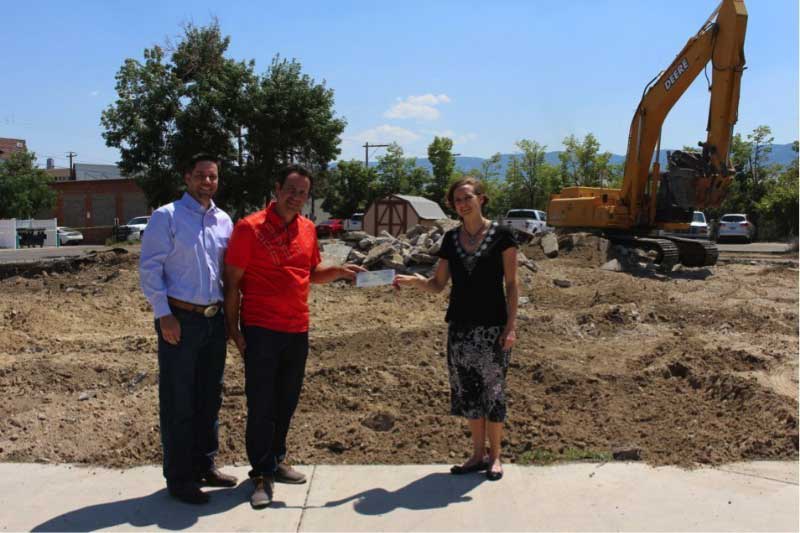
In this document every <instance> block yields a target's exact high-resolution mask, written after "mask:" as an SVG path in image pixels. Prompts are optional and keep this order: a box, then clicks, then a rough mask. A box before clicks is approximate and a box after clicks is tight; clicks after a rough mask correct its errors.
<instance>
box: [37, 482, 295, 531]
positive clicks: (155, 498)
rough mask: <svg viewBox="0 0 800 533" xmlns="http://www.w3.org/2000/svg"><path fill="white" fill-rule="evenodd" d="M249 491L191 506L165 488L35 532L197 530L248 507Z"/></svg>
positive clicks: (226, 492) (214, 494)
mask: <svg viewBox="0 0 800 533" xmlns="http://www.w3.org/2000/svg"><path fill="white" fill-rule="evenodd" d="M250 491H251V487H250V486H249V483H247V482H242V483H240V484H239V486H238V487H236V488H233V489H220V490H214V491H210V492H209V494H211V501H210V502H209V503H207V504H204V505H188V504H185V503H181V502H178V501H176V500H174V499H173V498H171V497H170V496H169V495H168V494H167V489H166V488H164V489H161V490H159V491H156V492H154V493H152V494H148V495H147V496H142V497H139V498H131V499H129V500H120V501H116V502H108V503H101V504H97V505H90V506H88V507H83V508H81V509H76V510H74V511H69V512H68V513H64V514H61V515H59V516H55V517H53V518H51V519H49V520H47V521H46V522H43V523H41V524H39V525H37V526H35V527H34V528H33V529H32V531H94V530H98V529H106V528H113V527H115V526H119V525H123V524H130V525H131V526H135V527H143V528H146V529H152V528H154V527H157V528H161V529H171V530H177V529H186V528H190V527H192V526H194V525H195V524H196V523H197V520H198V518H199V517H201V516H209V515H215V514H219V513H224V512H225V511H228V510H230V509H233V508H234V507H236V506H238V505H241V504H244V503H247V502H248V501H249V497H250ZM272 507H277V508H281V507H286V505H285V504H284V503H282V502H277V501H276V502H273V504H272Z"/></svg>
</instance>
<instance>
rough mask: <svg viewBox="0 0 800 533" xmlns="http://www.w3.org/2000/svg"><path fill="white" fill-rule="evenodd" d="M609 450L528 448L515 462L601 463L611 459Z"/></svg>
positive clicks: (529, 463) (546, 463)
mask: <svg viewBox="0 0 800 533" xmlns="http://www.w3.org/2000/svg"><path fill="white" fill-rule="evenodd" d="M612 459H613V458H612V456H611V452H600V451H597V450H581V449H578V448H564V449H563V450H561V451H559V452H554V451H552V450H542V449H535V450H528V451H527V452H524V453H522V454H520V455H519V456H518V457H517V461H516V462H517V464H521V465H532V464H538V465H549V464H553V463H571V462H576V461H586V462H591V463H602V462H606V461H611V460H612Z"/></svg>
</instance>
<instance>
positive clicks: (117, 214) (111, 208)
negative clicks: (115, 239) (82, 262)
mask: <svg viewBox="0 0 800 533" xmlns="http://www.w3.org/2000/svg"><path fill="white" fill-rule="evenodd" d="M50 187H52V188H53V189H54V190H55V191H56V193H57V194H58V197H57V199H56V205H55V208H54V209H53V213H52V215H50V216H52V217H55V218H57V219H58V225H59V226H68V227H70V228H75V229H77V230H79V231H80V232H81V233H83V238H84V241H83V242H84V243H85V244H103V243H105V241H106V239H108V238H109V237H111V234H112V232H113V228H114V224H115V223H117V224H125V223H126V222H127V221H128V220H130V219H132V218H133V217H137V216H141V215H147V214H149V213H150V211H151V210H150V208H149V207H148V206H147V199H146V198H145V195H144V192H142V190H141V189H140V188H139V186H138V185H136V182H135V181H134V180H132V179H127V178H122V179H98V180H71V181H59V182H54V183H51V184H50Z"/></svg>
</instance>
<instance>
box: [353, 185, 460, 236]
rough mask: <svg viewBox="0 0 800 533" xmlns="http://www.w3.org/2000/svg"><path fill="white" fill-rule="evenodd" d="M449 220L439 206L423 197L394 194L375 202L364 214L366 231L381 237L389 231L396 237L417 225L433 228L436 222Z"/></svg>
mask: <svg viewBox="0 0 800 533" xmlns="http://www.w3.org/2000/svg"><path fill="white" fill-rule="evenodd" d="M442 218H447V215H445V213H444V211H442V208H441V207H439V204H437V203H436V202H432V201H430V200H428V199H427V198H423V197H421V196H408V195H405V194H393V195H391V196H387V197H385V198H381V199H380V200H375V201H374V202H372V205H370V206H369V208H368V209H367V211H366V212H365V213H364V231H365V232H367V233H369V234H370V235H379V234H380V233H381V231H384V230H386V231H388V232H389V233H390V234H392V235H394V236H395V237H396V236H398V235H400V234H401V233H405V232H406V231H408V230H409V229H411V228H413V227H414V226H416V225H417V224H422V225H423V226H433V222H434V221H435V220H439V219H442Z"/></svg>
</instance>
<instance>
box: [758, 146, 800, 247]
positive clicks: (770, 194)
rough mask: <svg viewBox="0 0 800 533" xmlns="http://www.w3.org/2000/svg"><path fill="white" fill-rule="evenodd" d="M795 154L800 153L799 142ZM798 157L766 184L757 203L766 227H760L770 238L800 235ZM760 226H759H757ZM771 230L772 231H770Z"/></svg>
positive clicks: (795, 147) (794, 147)
mask: <svg viewBox="0 0 800 533" xmlns="http://www.w3.org/2000/svg"><path fill="white" fill-rule="evenodd" d="M792 148H793V149H794V151H795V154H797V153H798V142H797V141H795V142H794V143H793V144H792ZM798 173H799V169H798V158H797V155H795V159H794V160H793V161H792V163H791V164H789V165H787V167H786V168H785V169H784V170H783V172H781V173H779V174H778V176H777V177H776V179H774V180H770V181H768V182H767V184H766V192H765V193H764V196H762V197H761V199H760V200H759V201H758V203H757V204H756V210H757V211H758V213H759V214H760V219H761V220H762V221H763V225H764V226H766V227H765V228H759V232H760V233H761V232H762V231H763V232H764V233H765V234H766V235H765V236H766V237H769V238H780V237H787V236H797V235H798V217H800V212H798V203H799V202H800V197H798ZM756 227H758V226H756ZM770 230H771V231H770Z"/></svg>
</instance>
